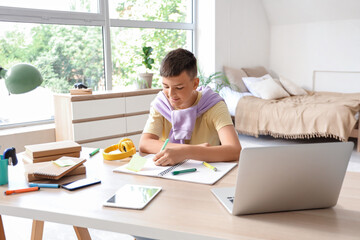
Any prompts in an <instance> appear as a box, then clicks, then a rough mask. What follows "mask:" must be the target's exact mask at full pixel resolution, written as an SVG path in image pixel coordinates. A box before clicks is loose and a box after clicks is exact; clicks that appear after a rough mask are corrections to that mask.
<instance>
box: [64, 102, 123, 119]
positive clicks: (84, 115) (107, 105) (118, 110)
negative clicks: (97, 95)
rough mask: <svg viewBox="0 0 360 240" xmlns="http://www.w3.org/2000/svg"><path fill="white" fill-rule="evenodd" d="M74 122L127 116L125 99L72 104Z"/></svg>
mask: <svg viewBox="0 0 360 240" xmlns="http://www.w3.org/2000/svg"><path fill="white" fill-rule="evenodd" d="M71 105H72V117H73V119H72V120H79V119H88V118H97V117H104V116H112V115H119V114H125V98H108V99H99V100H90V101H78V102H72V103H71Z"/></svg>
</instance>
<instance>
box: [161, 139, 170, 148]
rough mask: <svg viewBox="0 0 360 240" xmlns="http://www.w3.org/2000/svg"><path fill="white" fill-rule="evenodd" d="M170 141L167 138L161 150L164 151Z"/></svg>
mask: <svg viewBox="0 0 360 240" xmlns="http://www.w3.org/2000/svg"><path fill="white" fill-rule="evenodd" d="M168 142H169V139H166V140H165V142H164V145H163V146H162V148H161V150H160V151H162V150H164V149H165V147H166V145H167V144H168Z"/></svg>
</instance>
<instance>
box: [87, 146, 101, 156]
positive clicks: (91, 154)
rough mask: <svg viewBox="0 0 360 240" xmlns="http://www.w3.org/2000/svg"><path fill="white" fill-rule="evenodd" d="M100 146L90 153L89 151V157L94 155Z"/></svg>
mask: <svg viewBox="0 0 360 240" xmlns="http://www.w3.org/2000/svg"><path fill="white" fill-rule="evenodd" d="M99 150H100V148H97V149H95V150H94V151H93V152H92V153H89V155H90V157H92V156H94V155H95V154H97V153H98V152H99Z"/></svg>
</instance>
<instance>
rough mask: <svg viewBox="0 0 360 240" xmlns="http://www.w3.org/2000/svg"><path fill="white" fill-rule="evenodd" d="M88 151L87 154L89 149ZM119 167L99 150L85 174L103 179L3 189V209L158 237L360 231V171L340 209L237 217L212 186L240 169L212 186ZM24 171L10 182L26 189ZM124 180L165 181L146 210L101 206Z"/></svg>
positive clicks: (16, 170) (329, 235)
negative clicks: (73, 186) (76, 185)
mask: <svg viewBox="0 0 360 240" xmlns="http://www.w3.org/2000/svg"><path fill="white" fill-rule="evenodd" d="M83 151H84V152H83V154H84V155H83V156H86V157H87V156H88V153H89V152H90V151H91V149H83ZM121 164H123V163H120V162H116V161H113V162H109V161H104V160H102V155H101V154H96V155H95V156H94V157H92V158H90V159H89V158H88V161H87V162H86V165H87V175H88V176H96V177H99V178H100V179H101V180H102V183H101V184H98V185H94V186H91V187H87V188H84V189H80V190H77V191H73V192H71V191H67V190H65V189H41V190H40V191H37V192H29V193H23V194H14V195H10V196H5V195H3V194H1V195H0V196H1V197H0V214H1V215H11V216H17V217H23V218H30V219H36V220H40V221H49V222H56V223H62V224H69V225H73V226H78V227H80V228H79V229H80V230H84V229H83V228H94V229H101V230H106V231H114V232H120V233H127V234H131V235H138V236H144V237H150V238H156V239H286V240H289V239H342V240H343V239H359V236H360V173H347V175H346V178H345V182H344V186H343V189H342V192H341V197H340V199H339V203H338V205H337V206H336V207H335V208H332V209H322V210H312V211H297V212H286V213H273V214H258V215H249V216H243V217H235V216H231V215H230V214H229V213H228V212H227V211H226V210H225V209H224V208H223V206H222V205H221V204H220V203H219V202H218V200H217V199H216V198H215V197H214V196H213V195H212V193H211V192H210V189H211V188H213V187H214V186H216V187H225V186H232V185H234V182H235V179H236V168H235V169H233V170H232V171H231V172H230V173H229V174H227V175H226V176H225V177H224V178H223V179H221V180H220V181H219V182H218V183H217V184H215V185H212V186H208V185H201V184H195V183H187V182H180V181H172V180H167V179H161V178H154V177H145V176H136V175H132V174H120V173H114V172H112V169H113V168H115V167H117V166H119V165H121ZM22 171H23V169H22V167H21V166H16V167H10V171H9V175H10V179H9V181H10V186H11V187H12V186H17V187H24V185H25V184H26V182H25V180H24V179H25V178H24V174H23V173H22ZM126 183H132V184H145V185H154V186H162V187H163V190H162V192H161V193H160V194H159V195H158V196H157V197H156V198H155V199H154V200H153V201H152V202H151V203H150V204H149V205H148V206H147V207H146V208H145V209H144V210H127V209H119V208H107V207H103V206H102V203H103V202H104V201H105V200H107V199H108V198H109V197H110V196H112V194H113V193H114V192H115V191H116V190H117V189H118V188H120V187H121V186H123V185H124V184H126ZM7 189H8V187H7V186H6V185H5V186H1V187H0V191H5V190H7ZM33 227H34V226H33ZM35 227H36V224H35ZM38 227H39V228H41V225H40V226H38ZM85 230H86V229H85ZM5 234H6V229H5Z"/></svg>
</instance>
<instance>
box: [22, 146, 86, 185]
mask: <svg viewBox="0 0 360 240" xmlns="http://www.w3.org/2000/svg"><path fill="white" fill-rule="evenodd" d="M80 151H81V145H79V144H77V143H76V142H74V141H60V142H50V143H42V144H35V145H27V146H25V152H24V154H23V155H22V157H23V161H24V163H25V175H26V177H27V178H28V181H29V182H30V181H38V180H42V179H44V178H46V177H44V176H40V175H39V174H37V171H38V170H41V169H46V168H47V167H49V166H50V167H53V166H52V165H54V163H52V161H55V160H58V159H60V158H62V157H65V156H66V157H68V158H71V159H73V161H75V162H78V161H79V160H80V159H79V157H80ZM85 173H86V168H85V166H84V165H83V164H82V163H81V164H79V165H78V166H76V167H74V168H72V169H71V170H70V171H67V172H66V173H65V174H63V175H61V177H63V176H65V175H66V176H72V175H79V174H85Z"/></svg>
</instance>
